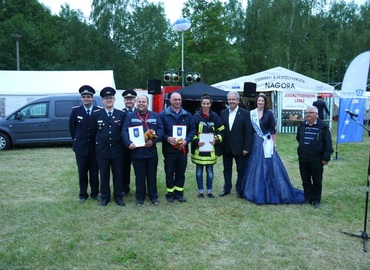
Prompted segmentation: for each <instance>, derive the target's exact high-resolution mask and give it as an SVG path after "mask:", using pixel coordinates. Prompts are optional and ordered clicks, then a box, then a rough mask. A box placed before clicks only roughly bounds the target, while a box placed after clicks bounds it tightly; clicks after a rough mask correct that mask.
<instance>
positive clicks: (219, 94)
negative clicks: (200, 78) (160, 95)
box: [175, 82, 227, 102]
mask: <svg viewBox="0 0 370 270" xmlns="http://www.w3.org/2000/svg"><path fill="white" fill-rule="evenodd" d="M175 92H177V93H180V94H181V97H182V99H183V100H194V101H199V100H200V98H201V97H202V95H203V94H206V93H207V94H209V95H210V96H211V98H212V100H213V101H216V102H217V101H222V102H224V101H227V92H225V91H223V90H220V89H217V88H215V87H212V86H210V85H208V84H205V83H204V82H198V83H193V84H191V85H189V86H187V87H184V88H181V89H179V90H176V91H175Z"/></svg>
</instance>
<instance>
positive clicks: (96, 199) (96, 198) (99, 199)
mask: <svg viewBox="0 0 370 270" xmlns="http://www.w3.org/2000/svg"><path fill="white" fill-rule="evenodd" d="M91 199H93V200H95V201H98V202H100V201H101V198H100V197H99V196H95V197H91Z"/></svg>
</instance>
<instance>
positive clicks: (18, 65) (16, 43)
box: [12, 34, 22, 70]
mask: <svg viewBox="0 0 370 270" xmlns="http://www.w3.org/2000/svg"><path fill="white" fill-rule="evenodd" d="M12 37H14V38H15V47H16V53H17V70H20V64H19V39H20V38H21V37H22V35H20V34H13V35H12Z"/></svg>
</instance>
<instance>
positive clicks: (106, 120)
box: [92, 109, 126, 159]
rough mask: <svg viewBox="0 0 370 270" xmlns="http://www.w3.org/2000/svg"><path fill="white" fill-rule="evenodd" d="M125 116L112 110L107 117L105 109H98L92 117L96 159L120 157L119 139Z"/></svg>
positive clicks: (120, 142)
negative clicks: (111, 113)
mask: <svg viewBox="0 0 370 270" xmlns="http://www.w3.org/2000/svg"><path fill="white" fill-rule="evenodd" d="M125 117H126V114H125V113H124V112H123V111H121V110H117V109H114V110H113V115H112V117H108V115H107V112H106V111H105V109H98V110H96V111H94V112H93V115H92V129H93V133H94V134H95V151H96V157H97V158H103V159H116V158H121V157H122V151H123V147H124V146H123V141H122V137H121V132H122V127H123V123H124V121H125Z"/></svg>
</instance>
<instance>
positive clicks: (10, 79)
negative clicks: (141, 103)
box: [0, 70, 116, 116]
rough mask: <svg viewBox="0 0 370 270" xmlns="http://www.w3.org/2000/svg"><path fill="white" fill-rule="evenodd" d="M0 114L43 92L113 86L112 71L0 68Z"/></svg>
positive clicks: (69, 91) (62, 92)
mask: <svg viewBox="0 0 370 270" xmlns="http://www.w3.org/2000/svg"><path fill="white" fill-rule="evenodd" d="M0 82H1V83H0V114H1V116H4V115H7V114H9V113H12V112H13V111H15V110H16V109H18V108H19V107H21V106H23V105H25V104H26V103H28V102H30V101H31V100H33V99H35V98H38V97H41V96H47V95H54V94H71V93H78V89H79V88H80V87H81V86H82V85H85V84H88V85H90V86H92V87H93V88H94V89H95V90H96V91H97V92H99V91H100V90H101V89H103V88H104V87H106V86H110V87H113V88H116V84H115V82H114V77H113V71H112V70H98V71H5V70H1V71H0Z"/></svg>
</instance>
